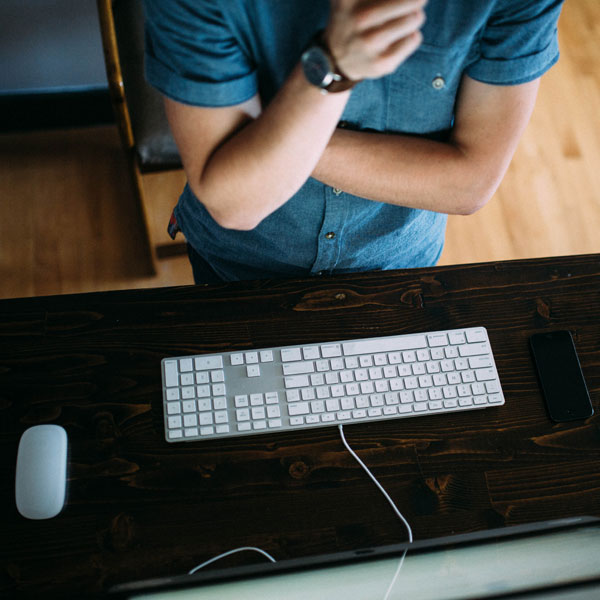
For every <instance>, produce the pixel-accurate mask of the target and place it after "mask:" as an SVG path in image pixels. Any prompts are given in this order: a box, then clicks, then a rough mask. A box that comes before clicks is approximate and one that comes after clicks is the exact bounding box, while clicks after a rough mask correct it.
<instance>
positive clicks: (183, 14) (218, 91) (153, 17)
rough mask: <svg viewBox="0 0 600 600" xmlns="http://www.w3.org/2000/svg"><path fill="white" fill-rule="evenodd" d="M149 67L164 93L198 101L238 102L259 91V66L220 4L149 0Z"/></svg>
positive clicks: (148, 73)
mask: <svg viewBox="0 0 600 600" xmlns="http://www.w3.org/2000/svg"><path fill="white" fill-rule="evenodd" d="M144 9H145V42H146V44H145V72H146V79H147V80H148V82H149V83H150V84H151V85H153V86H154V87H155V88H157V89H158V90H159V91H160V92H161V93H162V94H164V95H166V96H168V97H169V98H172V99H174V100H177V101H179V102H183V103H185V104H192V105H196V106H211V107H217V106H232V105H235V104H240V103H241V102H244V101H246V100H248V99H250V98H251V97H252V96H254V95H255V94H256V93H257V77H256V69H255V67H254V65H252V64H251V62H250V60H249V59H248V57H247V56H245V54H244V52H243V51H242V50H241V48H240V46H239V44H238V43H237V40H236V39H235V38H234V36H233V35H232V34H231V30H230V27H229V25H228V22H227V19H226V16H225V15H224V14H223V11H222V10H221V8H219V3H215V2H194V1H191V0H145V2H144Z"/></svg>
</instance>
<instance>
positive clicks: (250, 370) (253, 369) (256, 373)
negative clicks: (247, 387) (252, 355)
mask: <svg viewBox="0 0 600 600" xmlns="http://www.w3.org/2000/svg"><path fill="white" fill-rule="evenodd" d="M246 374H247V375H248V377H260V367H259V366H258V365H248V366H247V367H246Z"/></svg>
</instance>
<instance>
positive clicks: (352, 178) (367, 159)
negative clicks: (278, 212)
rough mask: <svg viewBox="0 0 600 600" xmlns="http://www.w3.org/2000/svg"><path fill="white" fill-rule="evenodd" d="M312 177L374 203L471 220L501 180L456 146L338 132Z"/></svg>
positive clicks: (353, 132) (415, 139)
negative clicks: (429, 211)
mask: <svg viewBox="0 0 600 600" xmlns="http://www.w3.org/2000/svg"><path fill="white" fill-rule="evenodd" d="M313 177H315V178H316V179H318V180H319V181H322V182H323V183H325V184H327V185H330V186H332V187H335V188H339V189H342V190H344V191H345V192H348V193H350V194H353V195H356V196H360V197H363V198H368V199H370V200H374V201H377V202H385V203H389V204H396V205H400V206H407V207H410V208H418V209H424V210H431V211H435V212H442V213H447V214H471V213H472V212H474V211H475V210H477V208H479V207H480V206H481V205H483V204H485V202H486V201H487V200H488V199H489V197H490V196H491V195H492V194H493V192H494V190H495V189H496V187H497V185H498V183H499V181H500V178H501V176H499V175H498V174H497V173H496V172H494V173H491V172H490V173H488V172H486V170H485V168H483V163H482V164H481V166H480V165H478V163H477V160H476V159H475V158H474V157H473V156H470V155H469V154H468V153H467V152H466V151H465V150H464V149H463V148H461V147H460V145H459V144H457V143H453V142H447V143H446V142H438V141H433V140H429V139H426V138H419V137H415V136H407V135H399V134H383V133H381V134H380V133H371V132H357V131H350V130H344V129H339V130H337V131H336V132H335V133H334V135H333V136H332V138H331V141H330V143H329V145H328V146H327V148H326V150H325V152H324V153H323V155H322V157H321V160H320V161H319V163H318V165H317V167H316V169H315V171H314V172H313Z"/></svg>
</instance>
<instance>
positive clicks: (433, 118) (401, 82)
mask: <svg viewBox="0 0 600 600" xmlns="http://www.w3.org/2000/svg"><path fill="white" fill-rule="evenodd" d="M467 54H468V48H467V49H465V50H461V48H442V47H439V46H432V45H429V44H425V43H424V44H421V46H420V47H419V49H418V50H417V51H416V52H415V53H414V54H413V55H412V56H410V57H409V58H408V59H407V60H406V61H405V62H404V63H403V64H402V65H401V66H400V67H399V68H398V70H397V71H395V72H394V73H392V74H391V75H388V76H387V77H386V80H387V85H388V108H387V120H386V129H387V130H388V131H394V132H403V133H412V134H432V133H435V132H440V131H445V130H448V129H450V128H451V126H452V121H453V118H454V106H455V104H456V96H457V93H458V88H459V85H460V80H461V77H462V73H463V69H464V68H465V66H466V63H467Z"/></svg>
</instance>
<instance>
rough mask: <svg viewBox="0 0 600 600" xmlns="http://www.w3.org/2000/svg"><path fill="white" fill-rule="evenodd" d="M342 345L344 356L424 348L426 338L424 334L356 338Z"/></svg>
mask: <svg viewBox="0 0 600 600" xmlns="http://www.w3.org/2000/svg"><path fill="white" fill-rule="evenodd" d="M342 347H343V349H344V356H350V355H356V354H375V353H377V352H393V351H396V350H409V349H417V348H426V347H427V340H426V338H425V336H424V335H411V336H402V337H393V338H379V339H371V340H356V341H353V342H346V343H344V344H342Z"/></svg>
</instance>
